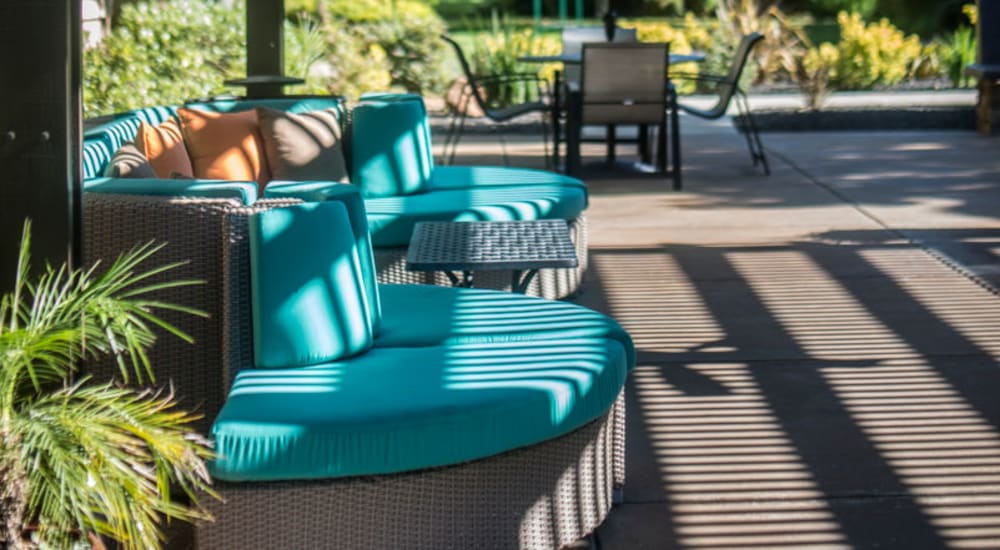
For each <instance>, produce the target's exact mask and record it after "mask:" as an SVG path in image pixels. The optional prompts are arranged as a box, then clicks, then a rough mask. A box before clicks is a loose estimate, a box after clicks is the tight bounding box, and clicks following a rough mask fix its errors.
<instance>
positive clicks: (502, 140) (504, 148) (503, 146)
mask: <svg viewBox="0 0 1000 550" xmlns="http://www.w3.org/2000/svg"><path fill="white" fill-rule="evenodd" d="M493 131H494V132H496V134H497V139H498V140H499V141H500V151H502V152H503V165H504V166H510V157H509V156H507V140H506V139H505V138H504V133H503V132H501V131H500V130H499V129H498V128H496V127H494V128H493Z"/></svg>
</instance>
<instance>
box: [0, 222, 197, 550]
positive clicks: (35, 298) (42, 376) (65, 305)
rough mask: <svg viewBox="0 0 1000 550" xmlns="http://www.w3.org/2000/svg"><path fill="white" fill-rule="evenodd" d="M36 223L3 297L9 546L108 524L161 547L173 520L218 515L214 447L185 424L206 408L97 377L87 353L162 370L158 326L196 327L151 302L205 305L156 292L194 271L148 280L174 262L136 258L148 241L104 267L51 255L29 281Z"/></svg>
mask: <svg viewBox="0 0 1000 550" xmlns="http://www.w3.org/2000/svg"><path fill="white" fill-rule="evenodd" d="M29 235H30V224H29V223H28V222H25V225H24V234H23V237H22V239H21V249H20V255H19V257H18V265H17V273H16V280H15V283H14V287H13V291H12V292H11V293H9V294H7V295H5V296H3V298H2V299H0V547H2V546H3V541H4V540H6V544H7V546H8V547H9V548H13V549H18V548H30V547H34V546H46V547H49V546H51V547H57V548H63V547H68V546H70V545H72V544H73V543H74V541H76V540H82V539H86V538H87V537H88V536H93V535H100V536H107V537H110V538H113V539H115V540H117V541H119V542H120V543H121V545H122V547H124V548H143V549H145V548H158V547H160V544H161V542H162V541H163V539H164V529H163V521H164V520H165V519H169V518H174V519H179V520H183V521H193V520H195V519H202V518H207V517H208V514H207V512H206V510H205V509H204V508H203V506H202V505H201V504H200V503H199V501H198V497H199V494H200V493H201V492H203V491H205V492H207V493H208V494H213V493H211V488H210V485H209V481H210V479H209V476H208V473H207V470H206V468H205V463H204V460H205V459H206V458H207V457H209V456H210V450H209V447H208V443H207V441H206V440H204V439H203V438H202V437H201V436H199V435H197V434H196V433H194V432H193V431H192V430H190V428H189V427H188V426H189V425H190V423H191V422H192V421H193V420H195V419H196V418H197V417H195V416H193V415H191V414H189V413H186V412H183V411H179V410H177V409H176V408H175V403H174V400H173V395H172V394H171V393H169V392H162V391H161V392H153V391H140V390H133V389H126V388H123V387H118V386H115V385H113V384H111V383H104V384H88V380H87V377H86V376H79V373H78V370H77V365H78V364H79V363H80V362H81V361H82V360H87V359H93V358H97V357H99V356H101V355H104V354H112V355H113V356H114V357H115V359H116V360H117V362H118V366H119V368H120V370H121V374H122V376H123V377H124V378H126V379H128V378H130V377H131V376H132V375H134V377H135V381H136V382H137V383H143V382H149V381H152V379H153V374H152V370H151V366H150V364H149V359H148V357H147V355H146V352H145V350H146V348H147V347H148V346H149V345H151V344H152V343H153V341H154V340H155V333H154V327H161V328H162V329H165V330H167V331H168V332H170V333H172V334H175V335H177V336H179V337H181V338H185V339H188V337H187V336H185V335H184V334H182V333H181V332H180V331H179V330H178V329H176V328H174V327H172V326H170V325H169V324H167V323H165V322H164V321H162V320H161V319H160V318H158V317H157V315H156V313H155V312H156V311H158V310H161V311H162V310H173V311H181V312H186V313H191V314H200V313H199V312H197V311H194V310H191V309H188V308H184V307H180V306H176V305H170V304H164V303H161V302H158V301H156V300H154V299H151V298H150V294H151V293H153V292H155V291H157V290H161V289H164V288H169V287H175V286H180V285H188V284H195V283H196V281H178V282H169V283H154V282H151V279H150V278H151V277H154V276H156V275H158V274H161V273H164V272H166V271H168V270H170V269H173V268H175V267H177V264H172V265H167V266H164V267H160V268H155V269H151V270H148V271H139V270H138V268H139V265H140V264H141V263H142V262H143V261H144V260H146V259H148V258H149V257H150V256H151V255H153V254H154V253H155V252H156V251H157V250H159V248H161V246H154V245H153V244H152V243H150V244H147V245H144V246H139V247H137V248H136V249H134V250H132V251H130V252H128V253H126V254H123V255H122V256H120V257H119V258H118V259H117V260H116V261H115V262H114V263H113V264H112V265H111V266H110V267H109V268H108V269H107V270H106V271H104V272H98V271H97V266H96V265H95V266H94V267H91V268H89V269H87V270H70V269H67V268H66V267H65V266H63V267H60V268H59V269H54V268H52V267H51V266H49V267H47V269H45V270H43V271H42V273H41V275H40V276H39V277H38V278H37V280H35V281H34V282H31V281H29V280H28V279H29V259H30V258H29V252H28V251H29V247H30V236H29ZM184 500H186V502H187V504H185V503H183V501H184ZM29 526H30V527H31V528H32V529H33V530H34V533H33V534H32V536H31V538H28V537H26V536H25V532H26V529H27V528H28V527H29Z"/></svg>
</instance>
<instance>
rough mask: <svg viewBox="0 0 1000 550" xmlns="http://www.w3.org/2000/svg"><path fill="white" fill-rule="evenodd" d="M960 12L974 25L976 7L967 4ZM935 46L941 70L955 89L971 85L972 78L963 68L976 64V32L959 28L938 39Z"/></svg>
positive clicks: (966, 28)
mask: <svg viewBox="0 0 1000 550" xmlns="http://www.w3.org/2000/svg"><path fill="white" fill-rule="evenodd" d="M962 12H963V13H964V14H965V16H966V17H968V18H969V22H970V23H972V24H973V25H975V24H976V20H977V15H978V13H977V11H976V6H975V5H973V4H967V5H966V6H964V7H963V9H962ZM935 44H936V45H937V46H938V47H939V48H940V51H941V65H942V67H941V69H942V72H944V74H946V75H947V76H948V79H949V80H951V83H952V85H953V86H955V87H956V88H962V87H968V86H971V85H972V78H971V77H968V76H966V75H965V68H966V67H967V66H969V65H971V64H973V63H975V62H976V50H977V45H976V30H975V28H973V27H970V26H968V25H962V26H960V27H959V28H958V29H957V30H955V32H953V33H952V34H951V35H949V36H946V37H944V38H939V39H938V40H936V41H935Z"/></svg>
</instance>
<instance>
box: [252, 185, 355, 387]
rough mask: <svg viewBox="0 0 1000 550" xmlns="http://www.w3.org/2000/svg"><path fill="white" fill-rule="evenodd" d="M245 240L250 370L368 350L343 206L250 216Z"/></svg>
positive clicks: (307, 206) (315, 205)
mask: <svg viewBox="0 0 1000 550" xmlns="http://www.w3.org/2000/svg"><path fill="white" fill-rule="evenodd" d="M249 235H250V287H251V297H252V300H253V303H252V311H253V338H254V362H255V364H256V366H258V367H262V368H290V367H300V366H303V365H311V364H316V363H322V362H326V361H333V360H336V359H340V358H342V357H346V356H350V355H354V354H357V353H360V352H363V351H365V350H367V349H368V348H370V347H371V345H372V340H373V328H372V320H371V318H370V311H371V306H370V304H368V303H367V297H366V292H365V281H364V277H363V275H362V269H361V265H360V260H359V257H358V251H357V245H358V241H357V239H356V238H355V236H354V232H353V231H352V229H351V221H350V217H349V215H348V213H347V208H345V207H344V205H343V204H342V203H340V202H324V203H306V204H299V205H294V206H290V207H287V208H279V209H273V210H267V211H264V212H260V213H257V214H255V215H254V216H252V217H251V218H250V224H249Z"/></svg>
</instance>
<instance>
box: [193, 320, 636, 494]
mask: <svg viewBox="0 0 1000 550" xmlns="http://www.w3.org/2000/svg"><path fill="white" fill-rule="evenodd" d="M628 366H629V365H628V364H627V361H626V359H625V352H624V350H623V349H622V346H621V344H620V343H619V342H617V341H615V340H610V339H603V338H573V339H567V340H546V341H536V342H510V343H504V344H500V343H491V344H455V345H451V346H441V347H425V348H376V349H373V350H371V351H369V352H368V353H366V354H364V355H361V356H358V357H355V358H352V359H350V360H343V361H336V362H331V363H328V364H323V365H315V366H311V367H303V368H298V369H280V370H278V369H260V370H258V369H248V370H244V371H242V372H240V373H239V374H238V375H237V377H236V379H235V381H234V383H233V386H232V389H231V391H230V394H229V398H228V400H227V401H226V404H225V406H224V407H223V409H222V411H221V412H220V413H219V416H218V417H217V419H216V421H215V424H214V426H213V428H212V435H213V436H214V438H215V445H216V446H215V451H216V453H217V454H218V458H216V459H215V460H214V461H213V462H212V463H211V465H210V468H211V473H212V475H213V476H214V477H215V478H217V479H222V480H227V481H249V480H255V481H261V480H286V479H287V480H292V479H322V478H334V477H342V476H358V475H377V474H390V473H397V472H407V471H412V470H419V469H423V468H430V467H436V466H448V465H452V464H459V463H462V462H466V461H469V460H475V459H480V458H485V457H489V456H492V455H495V454H498V453H502V452H504V451H508V450H512V449H516V448H519V447H525V446H528V445H534V444H537V443H540V442H542V441H546V440H549V439H552V438H555V437H558V436H561V435H564V434H566V433H569V432H571V431H573V430H575V429H576V428H579V427H581V426H583V425H584V424H586V423H588V422H590V421H592V420H594V419H596V418H599V417H600V416H601V415H603V414H604V413H605V412H606V411H607V410H608V409H609V408H610V407H611V405H612V404H613V402H614V401H615V398H616V397H617V395H618V394H619V392H620V391H621V389H622V387H623V385H624V383H625V377H626V373H627V371H628Z"/></svg>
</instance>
